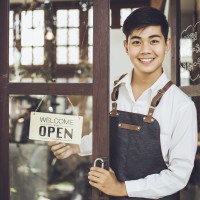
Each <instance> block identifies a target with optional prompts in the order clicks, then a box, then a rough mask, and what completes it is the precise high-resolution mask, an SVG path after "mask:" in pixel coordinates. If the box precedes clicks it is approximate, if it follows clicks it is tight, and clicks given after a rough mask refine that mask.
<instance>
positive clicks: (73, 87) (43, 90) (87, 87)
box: [8, 83, 93, 96]
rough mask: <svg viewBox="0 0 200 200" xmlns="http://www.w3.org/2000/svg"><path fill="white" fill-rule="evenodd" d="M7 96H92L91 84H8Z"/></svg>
mask: <svg viewBox="0 0 200 200" xmlns="http://www.w3.org/2000/svg"><path fill="white" fill-rule="evenodd" d="M8 92H9V94H16V95H17V94H19V95H23V94H24V95H31V94H35V95H37V94H38V95H49V94H51V95H85V96H90V95H92V93H93V91H92V84H91V83H69V84H68V83H56V84H55V83H10V84H9V85H8Z"/></svg>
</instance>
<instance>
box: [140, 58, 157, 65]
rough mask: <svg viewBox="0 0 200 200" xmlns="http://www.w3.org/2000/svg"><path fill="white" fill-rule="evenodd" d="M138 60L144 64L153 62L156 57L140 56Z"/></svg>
mask: <svg viewBox="0 0 200 200" xmlns="http://www.w3.org/2000/svg"><path fill="white" fill-rule="evenodd" d="M138 60H139V61H140V62H141V63H143V64H149V63H152V62H153V61H154V60H155V58H138Z"/></svg>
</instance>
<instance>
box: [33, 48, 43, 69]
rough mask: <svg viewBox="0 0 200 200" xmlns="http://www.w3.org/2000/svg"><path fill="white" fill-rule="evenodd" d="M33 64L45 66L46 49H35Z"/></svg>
mask: <svg viewBox="0 0 200 200" xmlns="http://www.w3.org/2000/svg"><path fill="white" fill-rule="evenodd" d="M33 64H34V65H43V64H44V48H43V47H35V48H33Z"/></svg>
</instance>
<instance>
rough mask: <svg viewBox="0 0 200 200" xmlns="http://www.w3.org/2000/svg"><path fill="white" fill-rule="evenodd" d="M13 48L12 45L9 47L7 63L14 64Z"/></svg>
mask: <svg viewBox="0 0 200 200" xmlns="http://www.w3.org/2000/svg"><path fill="white" fill-rule="evenodd" d="M13 51H14V49H13V47H10V48H9V65H13V64H14V52H13Z"/></svg>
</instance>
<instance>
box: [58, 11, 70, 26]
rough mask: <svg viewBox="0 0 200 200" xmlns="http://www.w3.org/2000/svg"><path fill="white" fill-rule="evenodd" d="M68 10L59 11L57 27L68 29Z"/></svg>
mask: <svg viewBox="0 0 200 200" xmlns="http://www.w3.org/2000/svg"><path fill="white" fill-rule="evenodd" d="M67 13H68V12H67V10H58V11H57V18H56V19H57V27H67V25H68V23H67Z"/></svg>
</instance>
